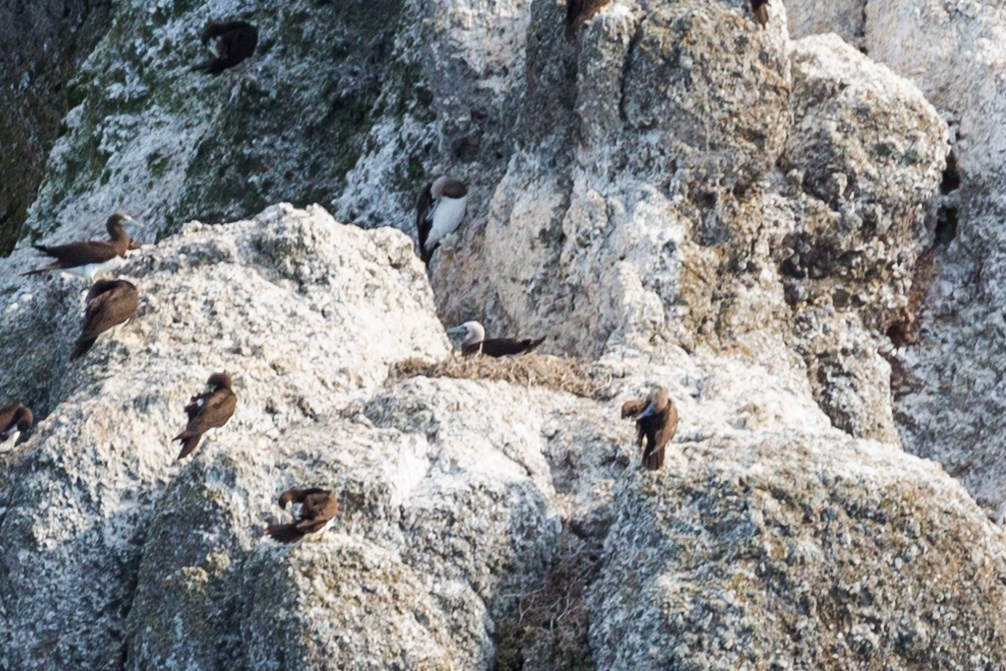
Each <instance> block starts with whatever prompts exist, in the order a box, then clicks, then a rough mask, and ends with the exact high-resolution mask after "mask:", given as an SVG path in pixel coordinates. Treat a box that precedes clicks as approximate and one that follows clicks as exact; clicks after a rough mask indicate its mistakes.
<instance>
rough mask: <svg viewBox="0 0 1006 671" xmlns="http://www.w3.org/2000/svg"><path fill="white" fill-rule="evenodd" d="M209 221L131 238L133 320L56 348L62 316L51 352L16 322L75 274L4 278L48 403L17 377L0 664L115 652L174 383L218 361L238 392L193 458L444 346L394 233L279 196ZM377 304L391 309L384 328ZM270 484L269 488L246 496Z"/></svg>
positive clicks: (33, 317) (275, 430) (61, 301)
mask: <svg viewBox="0 0 1006 671" xmlns="http://www.w3.org/2000/svg"><path fill="white" fill-rule="evenodd" d="M221 233H222V231H221V230H219V229H216V228H212V227H203V226H198V225H195V226H191V227H189V228H188V229H186V231H185V232H183V234H181V235H179V236H177V237H176V238H174V239H172V241H171V243H162V244H161V245H160V246H159V247H157V248H156V249H149V250H145V251H143V252H140V253H138V254H137V253H135V252H134V254H136V257H135V258H132V259H131V260H130V261H129V262H128V263H127V264H126V265H125V266H124V267H123V268H122V269H121V271H120V273H121V276H124V277H128V278H131V279H133V280H134V282H135V283H136V284H137V286H138V288H139V291H140V295H141V304H140V308H139V310H138V311H137V315H136V317H135V319H134V320H133V322H132V323H130V324H129V325H128V326H126V327H125V328H123V329H122V331H121V333H120V334H118V335H111V336H108V335H106V336H102V337H100V338H99V340H98V343H97V344H96V345H95V347H94V349H93V350H92V351H91V352H90V353H88V355H87V356H86V357H84V358H83V359H81V360H80V362H79V363H74V364H72V365H68V364H67V358H68V356H69V352H70V351H71V350H72V342H73V337H74V336H73V335H72V332H73V327H71V328H69V329H65V330H67V331H70V333H67V334H65V335H64V340H63V342H60V343H56V344H55V347H54V349H55V352H52V353H49V352H44V351H42V350H44V348H45V347H47V346H49V345H52V344H53V343H52V342H51V341H49V340H46V341H44V342H42V343H35V342H32V338H31V334H34V333H43V332H45V329H46V325H47V324H48V323H51V322H53V321H61V322H67V323H73V324H74V325H77V324H79V320H80V318H79V310H78V308H77V303H78V301H79V300H80V283H79V281H77V280H72V281H69V282H68V281H64V280H62V279H59V278H53V279H51V280H48V281H46V280H43V281H37V280H31V281H29V280H26V279H24V278H20V281H21V283H22V284H23V285H28V284H32V285H34V286H32V288H31V289H30V293H28V291H29V290H28V288H27V286H25V287H24V289H23V291H24V293H19V294H17V295H15V297H14V298H13V300H12V304H15V305H17V306H18V310H16V311H13V312H11V311H6V312H5V314H4V317H3V324H2V328H3V331H4V332H5V333H16V334H17V335H18V339H16V340H5V347H7V348H10V349H11V350H14V351H18V350H20V352H19V354H16V355H11V356H12V358H14V359H15V360H29V359H34V358H36V357H37V358H38V359H39V360H40V361H42V362H45V365H46V366H47V367H48V371H47V375H46V376H45V380H44V381H36V382H35V384H39V383H43V384H44V383H45V382H47V383H48V387H47V389H48V392H49V397H48V402H49V404H50V405H49V406H48V407H46V406H44V405H42V404H38V403H35V399H37V398H45V397H40V396H37V395H33V394H32V393H31V391H30V390H31V389H32V387H31V386H28V387H20V388H21V389H24V390H26V391H27V392H28V393H27V394H26V396H25V398H26V400H29V401H30V403H31V404H32V405H34V406H35V407H36V408H38V409H39V410H40V412H39V413H38V414H39V419H40V420H41V421H40V422H39V425H38V427H37V429H36V431H35V434H34V438H33V439H32V440H31V441H30V442H29V443H28V444H27V445H24V446H22V447H20V448H18V449H17V450H16V451H14V452H12V453H11V454H10V455H8V456H7V457H6V459H5V464H4V468H3V475H2V476H0V477H2V479H3V491H4V492H5V499H4V500H5V502H6V509H5V513H4V516H3V519H2V523H0V529H2V535H3V538H4V542H5V544H7V543H9V545H5V547H6V548H8V549H9V552H5V553H4V560H3V567H4V570H3V573H4V576H5V580H4V582H3V586H2V594H3V598H2V603H3V604H4V609H3V612H2V615H3V618H4V620H5V622H4V625H5V626H4V629H5V630H6V631H8V632H11V634H10V636H9V642H8V644H7V645H6V646H5V648H4V651H3V655H2V660H3V662H2V664H3V666H4V667H5V668H24V667H25V665H26V664H28V660H31V659H35V658H36V657H37V656H38V655H39V654H40V653H39V649H40V647H41V648H44V649H45V650H46V653H45V655H44V656H45V659H46V660H47V663H48V664H52V665H53V667H52V668H56V667H57V666H62V667H63V668H97V667H102V666H106V665H108V664H113V663H119V662H117V661H116V660H120V658H121V657H122V654H123V653H124V651H125V648H124V640H123V636H122V632H123V624H124V618H125V615H126V613H127V612H129V611H130V608H131V604H132V603H133V591H134V589H136V580H137V565H138V559H139V557H140V551H141V549H142V547H143V542H144V537H145V536H146V535H147V533H148V528H147V524H148V522H147V520H148V518H149V516H150V514H151V510H152V506H153V505H155V502H156V501H158V499H159V498H160V492H161V490H162V488H163V487H164V485H165V484H166V482H167V481H168V480H169V479H170V478H171V477H172V476H173V474H175V473H177V472H178V471H179V465H176V464H175V462H174V460H175V457H176V455H177V453H178V452H177V450H178V446H177V444H176V443H172V442H171V438H172V437H173V436H174V435H176V434H177V433H178V432H179V431H180V430H181V428H182V427H184V419H185V415H184V412H183V411H182V407H183V406H184V405H185V403H186V400H187V399H188V397H189V396H190V395H192V394H194V393H196V392H197V391H200V390H201V389H202V387H203V384H204V382H205V380H206V378H207V377H208V376H209V374H210V373H212V372H214V371H218V370H230V371H231V372H232V373H234V375H235V385H236V393H237V394H238V398H239V402H238V408H237V411H236V412H235V414H234V417H233V418H232V419H231V420H230V422H229V424H228V425H227V427H225V428H224V429H222V430H220V431H219V434H220V436H221V441H222V442H221V443H218V444H214V443H213V442H212V441H211V442H208V443H206V444H204V445H203V447H200V448H198V449H197V452H196V456H195V459H194V460H196V461H198V460H200V459H203V458H206V457H205V455H203V456H200V453H201V452H214V451H216V450H220V449H223V450H225V451H226V449H227V447H230V446H236V445H240V444H242V443H245V442H251V443H252V444H256V441H259V443H260V442H261V441H268V440H269V437H270V436H271V437H273V438H276V437H278V436H279V435H280V434H281V432H282V430H283V429H284V428H285V427H287V426H289V425H290V424H291V423H295V422H297V423H299V422H303V421H306V420H308V419H310V418H314V417H317V416H318V415H320V414H323V413H330V412H332V411H333V410H334V409H335V408H338V407H340V405H341V404H342V403H344V402H345V401H346V399H348V398H350V397H351V396H352V395H353V394H354V393H356V392H358V391H359V390H361V389H374V388H376V386H377V385H379V384H380V383H381V382H382V381H383V380H384V378H385V377H386V375H387V368H388V365H389V364H390V363H391V362H393V361H395V360H398V359H401V358H403V357H405V356H409V355H420V356H434V357H436V356H443V355H444V353H446V351H447V341H446V337H445V336H444V335H443V332H442V329H441V327H440V325H439V322H438V321H437V319H436V317H435V316H434V315H433V314H432V312H431V310H430V309H429V306H430V304H431V300H432V296H431V293H430V290H429V287H428V285H427V284H426V282H425V280H424V279H423V275H422V270H421V267H420V265H419V264H418V262H417V260H416V259H415V257H414V255H413V254H412V251H411V248H410V245H409V244H408V242H407V241H406V240H405V239H403V238H402V236H400V235H398V234H394V233H390V232H389V231H387V230H384V231H375V232H373V233H365V232H363V231H361V230H360V229H357V228H355V227H346V226H340V225H338V224H336V223H335V222H334V221H333V220H332V218H331V217H330V216H329V215H328V214H327V213H325V212H324V211H323V210H320V209H319V208H314V209H312V210H309V211H307V212H304V211H297V210H292V209H291V208H290V207H289V206H278V207H274V208H271V209H269V210H267V211H266V212H264V213H263V214H262V215H261V216H259V217H257V218H256V219H255V220H253V221H247V222H242V223H238V224H232V225H230V226H229V227H228V228H227V229H226V232H225V233H223V234H221ZM390 287H396V288H395V289H394V290H389V288H390ZM364 306H366V307H365V308H364ZM387 314H393V315H396V316H397V317H398V318H400V319H401V321H400V322H396V326H395V328H389V324H388V322H386V321H385V319H384V316H385V315H387ZM76 328H78V329H79V326H76ZM61 333H63V332H62V331H59V330H57V332H56V334H57V336H58V335H59V334H61ZM57 339H58V338H57ZM17 371H18V369H15V370H14V371H11V372H13V373H16V372H17ZM4 372H5V373H6V372H8V371H6V370H5V371H4ZM4 382H5V385H4V388H5V389H8V390H9V389H18V388H19V387H18V385H16V384H11V383H8V381H7V380H5V381H4ZM181 468H182V469H184V464H183V465H181ZM201 484H202V483H201ZM211 489H213V488H212V487H211ZM273 498H275V497H274V496H273V493H272V492H270V493H269V496H268V497H267V499H265V500H263V501H262V502H261V505H263V506H267V505H268V503H269V501H271V500H272V499H273ZM167 501H170V498H169V499H167ZM181 512H182V513H183V517H185V518H188V515H190V514H192V515H195V510H187V509H186V510H183V511H181ZM237 512H238V513H240V512H241V511H240V510H238V511H237ZM186 524H189V525H191V526H189V527H188V528H189V531H188V532H187V533H184V534H179V535H177V536H174V537H172V539H171V543H172V547H175V548H177V549H178V551H180V552H181V551H186V550H188V551H189V552H191V549H192V546H191V545H189V544H187V543H185V542H184V539H185V538H186V536H189V535H191V534H193V533H196V534H197V535H198V533H200V532H199V531H198V530H199V528H200V523H199V519H198V515H195V516H194V517H193V518H192V519H188V520H187V522H186ZM211 531H213V530H212V529H207V532H211ZM84 576H88V577H87V578H84ZM158 581H159V578H158ZM29 594H30V595H33V596H32V597H31V598H26V596H27V595H29ZM133 607H134V608H135V605H134V606H133Z"/></svg>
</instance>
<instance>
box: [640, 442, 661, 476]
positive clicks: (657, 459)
mask: <svg viewBox="0 0 1006 671" xmlns="http://www.w3.org/2000/svg"><path fill="white" fill-rule="evenodd" d="M663 465H664V448H663V447H658V448H655V449H647V450H646V451H645V452H643V466H645V467H646V470H648V471H659V470H660V467H661V466H663Z"/></svg>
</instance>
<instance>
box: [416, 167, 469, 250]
mask: <svg viewBox="0 0 1006 671" xmlns="http://www.w3.org/2000/svg"><path fill="white" fill-rule="evenodd" d="M467 206H468V187H467V186H465V184H464V182H462V181H460V180H457V179H453V178H451V177H447V176H446V175H444V176H442V177H438V178H437V179H436V180H434V181H433V182H430V183H429V184H427V185H426V188H424V189H423V191H422V193H420V194H419V202H417V203H416V232H417V234H418V235H419V257H420V258H421V259H422V260H423V263H429V262H430V259H431V258H432V257H433V252H434V251H436V249H437V247H439V246H440V241H441V240H442V239H443V237H444V236H445V235H448V234H450V233H453V232H454V231H455V230H457V227H458V225H459V224H460V223H461V220H462V219H463V218H464V216H465V208H466V207H467Z"/></svg>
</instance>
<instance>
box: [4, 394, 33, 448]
mask: <svg viewBox="0 0 1006 671" xmlns="http://www.w3.org/2000/svg"><path fill="white" fill-rule="evenodd" d="M34 421H35V417H34V416H33V415H32V414H31V410H29V409H28V408H27V407H25V405H24V404H23V403H11V404H10V405H8V406H6V407H3V408H0V445H4V446H6V445H7V443H8V441H13V443H14V444H16V443H17V439H18V436H20V435H21V434H22V433H24V432H25V431H27V430H28V429H30V428H31V425H32V423H33V422H34Z"/></svg>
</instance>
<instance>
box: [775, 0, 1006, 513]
mask: <svg viewBox="0 0 1006 671" xmlns="http://www.w3.org/2000/svg"><path fill="white" fill-rule="evenodd" d="M817 4H818V3H804V2H802V1H798V2H790V3H787V6H788V7H790V6H793V5H799V6H800V7H801V9H799V10H798V11H799V12H801V13H803V12H810V11H812V10H813V11H815V12H816V11H817V10H816V6H817ZM804 7H805V8H804ZM863 20H864V22H865V28H864V30H863V33H864V36H865V37H864V42H863V44H864V46H865V48H866V49H867V50H868V53H869V54H870V57H871V58H872V59H874V60H876V61H878V62H881V63H884V64H886V65H888V66H889V67H890V68H891V69H892V70H894V71H895V72H897V73H898V74H900V75H901V76H903V77H905V78H907V79H909V80H911V81H912V82H913V83H914V84H915V85H916V86H918V88H919V89H920V90H921V91H922V93H923V94H924V95H925V96H926V98H927V99H928V100H929V101H930V102H931V103H932V104H933V105H934V106H935V107H936V109H937V110H939V112H940V114H941V115H942V116H943V118H944V119H945V120H946V123H947V124H948V127H949V130H950V138H951V143H952V148H953V153H952V159H951V160H950V161H949V163H948V165H947V168H946V170H945V172H944V176H943V179H942V181H941V184H940V196H939V198H938V199H937V200H936V202H935V203H934V212H933V215H932V218H933V219H934V220H935V229H936V235H935V237H934V243H935V244H934V249H933V254H932V258H931V260H930V262H929V264H928V265H929V266H930V268H929V269H928V271H927V272H926V273H924V276H925V278H926V282H925V286H924V287H922V291H921V292H919V293H920V295H919V297H918V299H917V300H916V301H915V303H916V305H915V310H914V311H915V312H916V315H915V317H914V319H913V322H914V325H913V331H914V336H915V337H914V338H913V340H914V342H912V343H909V344H908V346H905V347H901V348H899V349H897V350H896V351H895V352H894V353H893V354H894V356H893V357H891V358H890V360H891V365H892V369H893V373H894V374H893V377H892V391H893V392H894V398H895V403H894V417H895V419H896V423H897V428H898V430H899V433H900V435H901V438H902V442H903V444H904V446H905V448H906V449H907V450H909V451H911V452H913V453H915V454H919V455H922V456H925V457H929V458H932V459H936V460H937V461H939V462H940V463H942V464H943V465H944V467H945V468H946V470H947V471H948V472H949V473H951V474H953V475H955V476H956V477H959V478H960V479H961V481H962V482H963V483H964V485H965V486H966V487H967V488H968V490H969V491H970V492H971V493H972V495H973V496H974V497H975V498H976V499H977V500H978V501H979V503H981V504H982V505H983V506H984V507H985V508H986V510H987V511H988V513H989V514H990V515H991V516H993V517H995V518H996V519H998V520H999V521H1000V522H1001V521H1002V520H1003V519H1004V518H1006V467H1004V461H1003V459H1002V455H1003V454H1004V453H1006V438H1004V437H1003V435H1002V432H1001V431H998V430H996V428H995V427H996V425H997V424H998V418H999V417H1001V416H1002V415H1003V412H1004V410H1006V406H1004V400H1003V395H1002V394H1001V393H999V391H998V390H999V388H1000V386H1001V383H1000V381H999V377H1000V376H999V374H998V373H997V372H996V371H998V370H999V369H1000V368H1001V367H1002V366H1001V364H1000V363H999V361H1000V359H1001V352H1002V350H1003V343H1004V340H1003V335H1002V333H1001V329H1000V328H999V324H1000V323H1001V321H1002V310H1001V309H1000V306H1001V305H1002V304H1003V302H1004V300H1006V295H1004V294H1003V292H1002V289H1001V288H1000V286H1001V284H1002V282H1000V281H998V279H997V278H999V277H1000V276H1002V274H1003V272H1004V269H1006V239H1004V238H1003V235H1002V226H1001V222H1002V221H1003V219H1004V217H1006V205H1004V202H1003V197H1002V194H1003V191H1004V185H1006V174H1004V168H1003V165H1004V163H1003V160H1002V156H1003V152H1004V150H1006V133H1004V130H1003V124H1002V122H1001V120H1002V118H1003V114H1004V112H1006V109H1004V106H1006V92H1004V89H1003V85H1002V77H1001V72H1002V69H1003V63H1004V62H1006V53H1004V51H1003V48H1002V47H1001V42H1002V40H1001V39H1000V36H1001V35H1002V32H1003V30H1006V12H1004V10H1003V8H1002V7H997V6H994V5H993V4H989V3H981V2H972V1H965V0H961V1H959V2H946V3H933V2H924V1H922V0H918V1H915V0H905V1H902V0H897V1H894V2H868V3H865V11H864V14H863ZM819 29H820V30H822V31H825V30H831V31H836V32H842V30H841V28H840V27H839V26H837V25H835V24H826V23H822V24H821V25H820V26H819ZM794 30H796V29H795V28H794ZM843 34H844V32H843Z"/></svg>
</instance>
